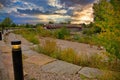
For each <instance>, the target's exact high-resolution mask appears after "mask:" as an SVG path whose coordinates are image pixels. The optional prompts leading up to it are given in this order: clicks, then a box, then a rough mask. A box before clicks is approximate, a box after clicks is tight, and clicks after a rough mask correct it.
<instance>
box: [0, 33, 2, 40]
mask: <svg viewBox="0 0 120 80" xmlns="http://www.w3.org/2000/svg"><path fill="white" fill-rule="evenodd" d="M0 40H2V32H0Z"/></svg>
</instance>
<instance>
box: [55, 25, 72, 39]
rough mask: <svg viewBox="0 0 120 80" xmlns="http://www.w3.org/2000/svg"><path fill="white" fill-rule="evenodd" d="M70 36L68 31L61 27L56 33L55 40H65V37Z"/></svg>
mask: <svg viewBox="0 0 120 80" xmlns="http://www.w3.org/2000/svg"><path fill="white" fill-rule="evenodd" d="M69 35H70V31H69V30H68V29H67V28H66V27H62V28H61V29H60V30H59V31H58V32H57V38H58V39H65V37H66V36H69Z"/></svg>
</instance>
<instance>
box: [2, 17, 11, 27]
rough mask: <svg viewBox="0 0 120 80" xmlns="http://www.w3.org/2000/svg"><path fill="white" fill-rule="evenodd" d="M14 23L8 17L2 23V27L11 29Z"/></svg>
mask: <svg viewBox="0 0 120 80" xmlns="http://www.w3.org/2000/svg"><path fill="white" fill-rule="evenodd" d="M12 23H13V22H12V20H11V19H10V18H9V17H6V18H5V19H4V20H3V21H2V23H1V25H2V26H3V27H10V26H11V24H12Z"/></svg>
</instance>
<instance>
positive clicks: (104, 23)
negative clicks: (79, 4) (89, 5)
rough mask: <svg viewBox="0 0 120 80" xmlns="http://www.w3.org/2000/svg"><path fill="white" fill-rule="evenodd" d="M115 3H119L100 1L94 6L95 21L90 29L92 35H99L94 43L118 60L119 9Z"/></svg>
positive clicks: (119, 54) (115, 0) (119, 45)
mask: <svg viewBox="0 0 120 80" xmlns="http://www.w3.org/2000/svg"><path fill="white" fill-rule="evenodd" d="M117 2H118V3H120V1H118V0H111V1H110V2H109V1H107V0H100V2H99V3H97V4H94V6H93V9H94V15H95V19H94V20H95V21H94V23H93V24H92V26H93V27H92V28H91V29H92V30H93V32H94V33H96V32H97V33H99V34H98V35H97V36H96V42H97V43H99V44H100V45H102V46H104V47H105V48H106V51H107V52H109V53H110V54H112V55H114V56H116V58H118V59H120V49H119V47H120V40H119V39H120V37H119V35H120V29H119V28H120V27H119V23H120V21H119V19H120V15H118V14H119V13H120V12H119V10H120V8H119V7H118V6H119V5H118V3H117ZM91 29H90V30H91ZM84 33H85V32H84ZM86 33H87V32H86ZM88 34H90V33H88Z"/></svg>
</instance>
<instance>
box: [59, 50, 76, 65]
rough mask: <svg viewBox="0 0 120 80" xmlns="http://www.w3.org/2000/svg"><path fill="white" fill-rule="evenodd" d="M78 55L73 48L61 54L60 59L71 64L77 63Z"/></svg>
mask: <svg viewBox="0 0 120 80" xmlns="http://www.w3.org/2000/svg"><path fill="white" fill-rule="evenodd" d="M76 57H77V54H76V52H75V51H74V50H73V49H72V48H67V49H65V50H63V51H61V53H60V59H61V60H63V61H67V62H70V63H75V60H76Z"/></svg>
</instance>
